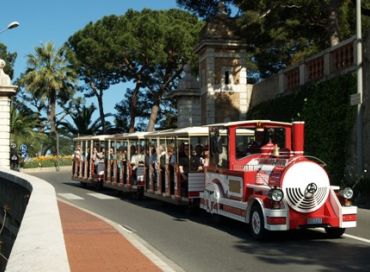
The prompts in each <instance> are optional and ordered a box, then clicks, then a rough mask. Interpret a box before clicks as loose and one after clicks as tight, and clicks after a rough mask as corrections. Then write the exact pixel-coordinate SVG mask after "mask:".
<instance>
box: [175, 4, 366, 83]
mask: <svg viewBox="0 0 370 272" xmlns="http://www.w3.org/2000/svg"><path fill="white" fill-rule="evenodd" d="M176 2H177V3H178V4H179V5H180V6H181V7H184V8H185V9H188V10H190V11H192V12H194V13H195V14H197V15H198V16H200V17H203V18H207V19H210V17H211V16H213V15H214V14H215V13H216V12H217V10H218V8H221V6H220V3H221V2H223V3H225V5H226V10H228V11H229V12H230V11H232V10H233V11H238V13H237V15H236V16H235V17H236V21H237V29H236V31H238V32H239V34H240V37H244V38H245V39H246V42H247V44H248V45H249V52H253V56H252V58H251V60H252V61H253V62H255V63H256V65H257V66H258V70H259V71H260V72H261V74H262V76H269V75H271V73H274V72H276V71H278V70H281V69H282V68H284V67H286V66H289V65H291V64H295V63H297V62H299V61H301V60H302V59H303V58H305V57H308V56H311V55H312V54H315V53H317V52H320V51H321V50H324V49H325V48H327V47H329V46H332V45H335V44H336V43H337V42H339V41H341V40H345V39H347V38H349V37H350V36H352V35H354V33H355V19H356V16H355V1H354V0H343V1H339V0H321V1H317V0H274V1H271V0H223V1H221V0H177V1H176ZM361 2H362V13H363V15H367V16H362V17H363V25H364V26H369V17H368V16H369V15H370V12H369V8H368V7H370V5H369V4H370V3H369V2H370V1H369V0H363V1H361ZM364 29H366V28H364ZM247 64H248V69H249V70H251V69H254V68H252V67H251V66H250V64H251V62H247Z"/></svg>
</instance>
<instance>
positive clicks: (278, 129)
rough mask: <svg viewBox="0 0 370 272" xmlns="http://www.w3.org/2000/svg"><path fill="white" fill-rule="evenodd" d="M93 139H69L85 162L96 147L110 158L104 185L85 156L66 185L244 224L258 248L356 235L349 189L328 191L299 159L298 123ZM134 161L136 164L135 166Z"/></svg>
mask: <svg viewBox="0 0 370 272" xmlns="http://www.w3.org/2000/svg"><path fill="white" fill-rule="evenodd" d="M94 137H95V138H94ZM97 137H98V136H92V137H88V136H85V137H79V138H76V139H75V142H76V145H79V146H82V147H85V148H84V150H85V153H87V155H89V153H91V150H92V149H93V147H94V146H95V145H96V144H98V145H100V146H104V147H105V149H106V150H110V152H107V154H106V155H105V172H104V173H105V174H104V176H103V177H101V176H99V175H97V174H96V173H95V174H94V173H93V169H92V165H93V162H92V161H91V155H90V156H87V155H86V156H83V157H84V158H83V159H81V160H80V161H78V162H75V163H74V167H73V174H72V178H73V179H75V180H77V181H80V182H81V183H83V184H86V183H94V184H99V186H106V187H109V188H113V189H116V190H122V191H127V192H133V193H136V194H138V195H140V196H145V197H149V198H155V199H158V200H161V201H165V202H171V203H174V204H178V205H192V206H197V207H199V208H201V209H203V210H205V211H206V212H208V213H210V214H212V215H221V216H225V217H228V218H231V219H235V220H238V221H241V222H245V223H247V224H249V225H250V231H251V235H252V237H253V238H255V239H257V240H262V239H266V238H267V237H268V235H269V233H270V232H274V231H288V230H295V229H304V228H323V229H325V231H326V232H327V234H328V236H330V237H340V236H341V235H342V234H343V233H344V232H345V229H346V228H352V227H356V221H357V207H356V206H354V205H353V204H352V200H351V199H352V197H353V191H352V189H351V188H340V187H339V186H335V185H331V184H330V179H329V176H328V174H327V172H326V170H325V163H324V162H323V161H321V160H320V159H318V158H315V157H312V156H308V155H305V154H304V122H292V123H286V122H276V121H269V120H252V121H238V122H227V123H220V124H213V125H207V126H202V127H189V128H182V129H171V130H165V131H156V132H146V133H143V132H141V133H138V132H137V133H130V134H121V135H104V136H99V137H98V140H97ZM133 146H136V147H137V146H140V148H139V149H140V150H141V152H142V154H141V155H140V154H138V152H137V149H138V148H133ZM122 150H123V151H124V152H123V153H124V154H125V155H124V156H122V155H121V156H118V155H117V152H120V153H121V154H122ZM135 150H136V151H135ZM134 156H139V157H140V156H141V158H142V159H141V163H139V164H138V165H134V160H132V158H133V157H134ZM88 157H90V158H88ZM134 167H135V169H136V170H135V169H134Z"/></svg>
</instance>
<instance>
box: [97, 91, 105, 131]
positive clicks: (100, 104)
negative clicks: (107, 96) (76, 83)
mask: <svg viewBox="0 0 370 272" xmlns="http://www.w3.org/2000/svg"><path fill="white" fill-rule="evenodd" d="M97 94H98V95H97V96H96V98H97V99H98V107H99V115H100V122H101V125H102V133H103V134H104V133H105V131H106V129H107V128H106V125H105V116H104V105H103V91H102V90H98V91H97Z"/></svg>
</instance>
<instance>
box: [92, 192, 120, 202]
mask: <svg viewBox="0 0 370 272" xmlns="http://www.w3.org/2000/svg"><path fill="white" fill-rule="evenodd" d="M87 194H88V195H90V196H92V197H96V198H98V199H102V200H107V199H117V197H113V196H109V195H105V194H100V193H87Z"/></svg>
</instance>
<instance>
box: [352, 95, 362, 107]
mask: <svg viewBox="0 0 370 272" xmlns="http://www.w3.org/2000/svg"><path fill="white" fill-rule="evenodd" d="M350 99H351V106H355V105H359V104H361V103H362V99H361V94H360V93H355V94H351V96H350Z"/></svg>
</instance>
